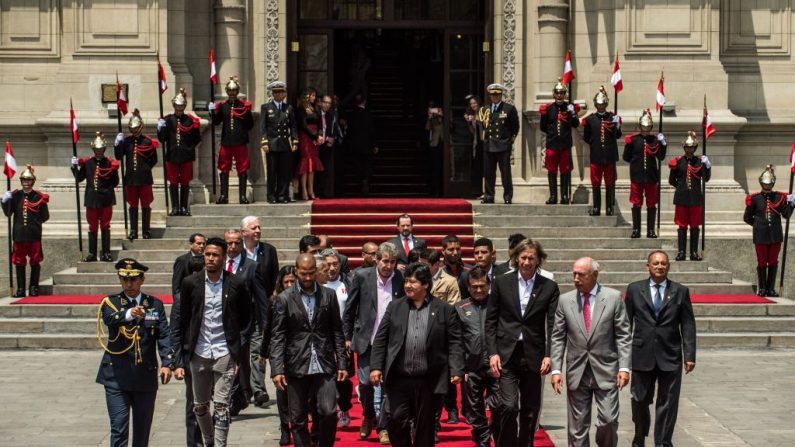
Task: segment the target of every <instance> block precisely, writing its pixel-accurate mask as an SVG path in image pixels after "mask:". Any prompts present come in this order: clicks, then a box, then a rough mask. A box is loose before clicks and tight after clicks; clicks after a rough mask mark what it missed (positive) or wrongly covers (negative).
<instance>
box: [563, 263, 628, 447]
mask: <svg viewBox="0 0 795 447" xmlns="http://www.w3.org/2000/svg"><path fill="white" fill-rule="evenodd" d="M573 273H574V287H575V290H572V291H571V292H568V293H566V294H563V295H561V296H560V301H559V303H558V310H557V312H556V313H555V329H554V330H553V331H552V389H553V390H554V391H555V394H560V391H561V389H562V387H563V384H562V379H561V371H562V370H563V355H564V354H566V386H568V387H569V392H568V414H569V417H568V429H569V442H568V444H569V445H570V446H575V447H576V446H589V445H590V441H589V439H588V430H589V429H590V426H591V401H592V400H593V399H594V398H596V410H597V422H596V444H597V445H598V446H613V447H615V446H616V445H618V434H617V432H618V392H619V390H621V389H622V388H624V386H625V385H626V384H627V383H628V382H629V365H630V354H631V352H632V337H631V334H630V328H629V319H628V318H627V312H626V309H625V308H624V302H623V301H622V300H621V293H620V292H619V291H618V290H615V289H610V288H607V287H603V286H602V285H601V284H599V283H598V282H597V278H598V276H599V263H598V262H596V261H595V260H593V259H591V258H581V259H579V260H577V262H575V263H574V269H573Z"/></svg>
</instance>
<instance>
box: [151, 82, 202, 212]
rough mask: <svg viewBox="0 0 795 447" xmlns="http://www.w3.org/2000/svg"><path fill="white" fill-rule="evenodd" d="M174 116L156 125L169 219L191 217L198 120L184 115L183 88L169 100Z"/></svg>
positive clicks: (198, 140)
mask: <svg viewBox="0 0 795 447" xmlns="http://www.w3.org/2000/svg"><path fill="white" fill-rule="evenodd" d="M171 104H172V105H173V106H174V113H172V114H170V115H166V116H164V117H163V118H160V120H159V121H158V122H157V139H158V140H160V142H161V143H163V144H165V145H166V160H165V163H166V177H167V179H168V184H169V185H168V194H169V197H170V199H171V211H169V213H168V214H169V216H190V196H189V193H190V181H191V180H193V162H194V161H195V160H196V146H197V145H198V144H199V143H200V142H201V140H202V136H201V132H200V130H199V129H200V123H199V118H197V117H195V116H193V115H189V114H187V113H185V108H186V107H187V105H188V93H187V92H186V91H185V89H184V88H181V89H179V93H177V96H175V97H174V98H173V99H172V100H171Z"/></svg>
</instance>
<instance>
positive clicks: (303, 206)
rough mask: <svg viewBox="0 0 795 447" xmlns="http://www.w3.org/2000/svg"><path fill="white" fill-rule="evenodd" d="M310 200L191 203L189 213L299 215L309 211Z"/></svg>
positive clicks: (213, 214)
mask: <svg viewBox="0 0 795 447" xmlns="http://www.w3.org/2000/svg"><path fill="white" fill-rule="evenodd" d="M311 209H312V208H311V202H293V203H281V204H278V205H277V204H270V203H267V202H263V203H260V202H257V203H251V204H248V205H239V204H237V205H216V204H208V205H192V206H191V209H190V210H191V214H193V215H194V216H213V217H217V216H226V217H229V216H239V217H240V218H241V219H242V218H243V217H245V216H258V217H260V218H264V217H270V216H300V215H303V214H307V215H308V213H309V212H310V211H311Z"/></svg>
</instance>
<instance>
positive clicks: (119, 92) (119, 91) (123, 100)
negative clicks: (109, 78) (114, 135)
mask: <svg viewBox="0 0 795 447" xmlns="http://www.w3.org/2000/svg"><path fill="white" fill-rule="evenodd" d="M116 107H118V108H119V113H121V116H124V115H126V114H127V95H125V94H124V89H123V88H122V86H121V82H119V80H118V78H117V79H116Z"/></svg>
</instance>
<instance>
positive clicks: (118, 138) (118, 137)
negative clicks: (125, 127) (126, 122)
mask: <svg viewBox="0 0 795 447" xmlns="http://www.w3.org/2000/svg"><path fill="white" fill-rule="evenodd" d="M123 141H124V134H123V133H121V132H119V133H118V134H116V142H115V143H114V146H118V145H120V144H121V143H122V142H123Z"/></svg>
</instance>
